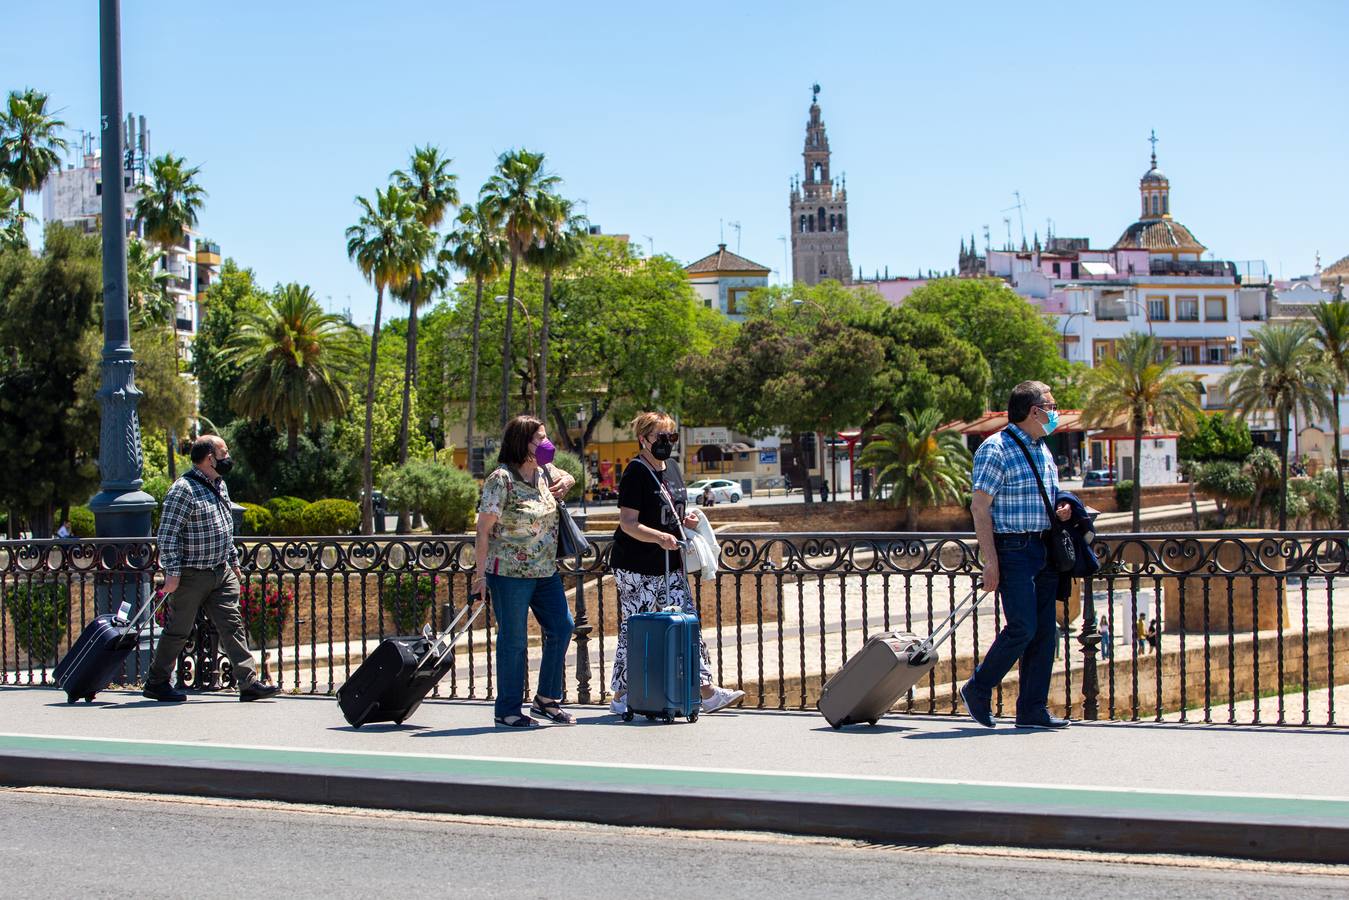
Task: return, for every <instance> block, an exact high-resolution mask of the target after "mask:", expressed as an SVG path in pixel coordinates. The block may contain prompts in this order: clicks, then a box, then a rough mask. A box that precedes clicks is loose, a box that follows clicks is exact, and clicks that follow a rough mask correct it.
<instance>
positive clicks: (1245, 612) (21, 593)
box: [0, 532, 1349, 726]
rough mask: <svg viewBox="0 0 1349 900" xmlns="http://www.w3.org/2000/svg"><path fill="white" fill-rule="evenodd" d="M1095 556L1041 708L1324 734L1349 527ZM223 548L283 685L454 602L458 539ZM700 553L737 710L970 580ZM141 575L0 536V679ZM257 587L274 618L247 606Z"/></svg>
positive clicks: (948, 695)
mask: <svg viewBox="0 0 1349 900" xmlns="http://www.w3.org/2000/svg"><path fill="white" fill-rule="evenodd" d="M1095 546H1096V550H1097V553H1098V555H1099V556H1100V557H1101V559H1102V562H1103V567H1102V570H1101V572H1100V573H1099V574H1097V575H1096V576H1094V577H1092V578H1090V579H1086V580H1083V581H1079V582H1078V583H1077V584H1076V585H1075V587H1074V590H1073V595H1072V596H1071V597H1070V598H1069V599H1068V600H1067V601H1065V602H1063V603H1061V604H1060V607H1059V617H1060V622H1059V624H1060V626H1061V628H1060V634H1059V640H1058V646H1059V650H1058V655H1059V658H1058V660H1057V661H1056V663H1055V674H1054V684H1053V687H1052V690H1051V702H1052V703H1053V705H1054V707H1055V709H1057V710H1058V711H1060V712H1063V711H1067V712H1069V713H1070V714H1072V715H1074V716H1082V717H1085V718H1088V719H1097V718H1099V719H1124V720H1133V721H1137V720H1156V721H1162V720H1175V721H1179V722H1223V723H1231V724H1270V723H1274V724H1281V725H1283V724H1297V725H1320V726H1333V725H1337V724H1339V723H1338V722H1337V720H1336V718H1337V717H1336V709H1335V691H1334V690H1333V688H1334V686H1336V685H1337V684H1340V683H1341V682H1346V681H1349V675H1347V673H1346V671H1345V667H1344V666H1340V667H1338V668H1337V666H1336V651H1337V647H1341V646H1344V644H1345V642H1346V641H1349V616H1347V615H1346V613H1349V610H1345V609H1341V608H1339V607H1341V606H1342V605H1343V604H1344V602H1345V601H1344V599H1343V598H1344V596H1345V594H1346V590H1345V586H1344V585H1343V584H1342V582H1343V580H1344V579H1346V578H1349V533H1344V532H1324V533H1321V532H1318V533H1309V532H1302V533H1291V534H1282V535H1280V534H1274V533H1269V532H1212V533H1207V532H1206V533H1192V534H1190V533H1187V534H1140V535H1102V536H1099V538H1098V540H1097V542H1096V545H1095ZM240 549H241V553H242V558H243V560H244V569H245V581H246V583H247V585H248V588H249V590H250V591H251V592H252V597H253V599H254V602H253V603H251V604H250V605H249V607H248V609H247V610H246V619H247V620H248V621H247V626H248V630H249V631H250V634H251V635H252V640H253V643H254V645H255V651H254V652H255V655H257V656H259V657H261V663H262V665H263V667H264V668H265V671H266V673H267V675H268V676H269V677H270V678H272V679H273V680H275V681H276V682H278V683H279V684H281V685H282V687H283V688H285V689H287V690H290V691H296V692H304V693H319V694H322V693H331V692H332V691H333V690H335V689H336V687H338V686H339V685H341V684H342V682H343V681H344V680H345V679H346V678H347V676H349V675H350V673H351V671H352V670H353V669H354V668H355V667H356V666H357V665H359V664H360V662H361V660H362V659H363V658H364V657H365V655H366V654H367V653H368V652H370V651H371V650H372V649H373V648H374V646H375V645H376V644H377V643H378V641H379V640H381V639H382V638H383V637H385V636H387V635H389V634H391V633H395V632H406V631H409V630H414V629H415V628H418V627H420V625H421V624H423V623H426V624H429V625H431V627H432V628H438V627H439V626H441V625H442V624H443V623H444V622H446V621H448V620H449V617H450V616H452V615H453V614H454V613H455V612H456V611H457V610H459V609H460V608H462V606H463V605H464V604H465V603H466V602H468V589H469V585H468V572H469V570H470V569H471V566H472V559H473V547H472V539H471V538H470V537H468V536H438V537H420V536H418V537H376V538H350V537H332V538H326V537H314V538H308V537H304V538H293V539H281V538H277V539H261V540H248V541H245V542H243V543H241V544H240ZM721 551H722V553H721V566H720V569H719V571H718V573H717V576H716V577H715V578H713V579H707V580H704V579H702V578H699V577H696V576H693V577H692V579H691V584H692V588H693V591H694V595H695V597H696V601H697V605H698V609H699V614H700V617H701V618H702V624H703V631H704V639H705V641H706V643H707V645H708V648H709V652H710V655H711V658H712V666H713V671H714V673H715V675H716V677H717V678H718V680H719V681H720V682H721V683H723V684H729V685H734V686H736V687H739V688H741V689H743V690H745V691H746V698H745V701H744V703H745V705H747V706H750V707H759V708H773V709H803V708H811V707H813V705H814V702H815V699H816V698H817V697H818V694H819V691H820V688H821V686H822V685H823V683H824V682H825V680H827V678H828V677H829V676H830V675H832V674H833V673H834V672H836V671H837V670H838V668H839V667H840V666H841V665H842V664H843V662H844V661H845V660H846V659H847V658H848V657H849V655H850V654H852V653H855V652H856V651H857V649H858V648H859V647H860V646H861V645H862V643H863V642H864V641H865V640H866V639H867V638H868V637H869V636H871V635H873V634H875V633H877V632H882V631H889V630H902V631H912V632H914V633H917V634H919V635H922V634H926V633H927V632H928V631H929V630H930V629H931V628H932V627H933V626H934V625H935V624H937V623H939V622H940V621H941V620H942V618H944V616H945V615H946V614H947V613H948V612H949V611H950V610H951V609H952V607H953V605H954V604H956V603H958V602H959V601H960V600H962V599H963V598H964V597H965V596H967V595H968V594H969V593H970V591H971V590H972V589H973V587H974V585H975V584H976V581H977V578H978V575H979V573H980V570H981V567H980V562H979V555H978V551H977V546H976V544H975V542H974V540H973V537H972V536H971V535H968V534H903V533H877V534H858V533H837V534H737V535H731V536H727V537H723V539H722V541H721ZM608 553H609V540H608V538H607V537H598V538H596V539H594V540H593V549H592V550H591V552H590V554H589V555H587V556H586V557H585V558H584V559H581V560H580V561H574V560H568V561H566V562H565V563H564V564H563V567H562V568H563V575H564V581H565V584H566V587H567V590H568V593H569V597H570V599H571V602H572V604H573V609H574V610H575V618H576V631H575V644H574V647H573V648H572V651H571V654H570V657H569V660H568V682H567V692H568V696H569V698H571V699H572V700H573V701H575V702H580V703H595V702H605V701H607V699H608V697H609V681H608V680H609V675H610V672H611V670H610V666H609V662H610V660H611V659H612V656H613V650H614V643H615V640H616V634H617V631H618V624H619V623H618V606H617V593H616V590H615V587H614V584H613V582H612V579H611V578H609V577H608V574H607V558H608ZM157 580H159V573H158V570H157V563H156V559H155V546H154V541H152V540H146V541H142V542H138V543H127V542H125V541H120V542H119V541H107V540H92V541H66V542H62V541H28V542H0V684H41V683H45V682H47V681H49V679H50V671H51V668H52V666H53V665H54V663H55V661H56V660H57V659H59V657H60V656H61V655H62V654H63V653H64V652H65V651H66V650H67V649H68V647H69V645H70V643H71V641H72V640H73V639H74V637H75V636H77V635H78V634H79V631H80V629H81V628H82V627H83V626H84V624H85V623H87V622H88V621H89V620H90V619H91V618H92V617H93V616H94V615H96V614H98V613H101V612H106V611H109V610H110V609H115V608H117V607H118V606H119V605H120V604H121V603H122V602H124V601H125V602H128V603H131V604H132V605H135V604H137V603H140V602H144V600H145V598H147V597H148V596H149V594H150V591H151V589H152V586H153V584H154V583H155V582H156V581H157ZM1337 588H1338V590H1337ZM268 595H271V599H272V600H273V601H277V602H279V606H280V609H281V610H282V614H281V616H280V618H279V619H270V618H265V615H266V614H265V612H263V613H260V612H258V610H266V609H268V608H269V607H267V606H266V605H265V603H264V602H263V601H264V600H266V599H267V597H268ZM270 608H273V609H274V608H276V605H275V604H274V605H273V606H272V607H270ZM1337 613H1338V615H1337ZM1140 615H1141V616H1142V622H1141V623H1140V621H1139V617H1140ZM1337 619H1338V622H1339V623H1340V624H1338V625H1337V624H1336V623H1337ZM1154 620H1156V625H1155V627H1154V626H1153V621H1154ZM161 625H162V623H152V624H151V625H150V626H149V628H148V629H147V630H146V632H145V635H144V637H143V641H142V644H143V647H142V651H141V652H140V653H138V654H135V655H133V656H132V657H131V659H130V660H129V661H128V664H127V671H126V673H125V676H126V680H127V681H128V682H135V681H136V680H138V679H139V678H140V677H141V676H142V674H143V672H144V671H145V666H146V665H147V664H148V659H149V655H148V654H149V649H150V647H151V646H153V643H154V640H155V639H156V636H157V633H158V629H159V628H160V627H161ZM1000 628H1001V611H1000V609H999V608H998V607H997V604H995V603H992V602H991V601H987V602H985V603H984V604H983V605H981V606H980V608H979V611H978V613H977V614H976V615H974V616H972V617H971V618H970V619H968V620H967V621H966V622H965V624H964V625H963V626H962V627H961V628H959V629H958V630H957V631H956V632H955V633H954V634H953V635H951V636H950V637H949V638H947V639H946V640H945V641H944V642H943V643H942V645H941V646H940V647H939V648H938V649H939V652H940V654H941V661H940V663H939V664H938V666H937V667H936V668H935V669H934V670H933V672H931V673H930V674H929V675H928V677H927V678H926V679H925V680H924V681H923V682H922V683H920V684H919V685H918V686H917V687H915V689H914V690H912V691H910V692H909V694H908V695H907V696H905V697H904V698H903V699H902V700H901V701H900V703H899V705H898V706H897V709H898V710H900V711H904V712H915V713H930V714H955V713H958V712H959V711H960V707H959V700H958V696H957V693H956V692H957V689H958V687H959V685H960V683H962V682H963V681H964V680H965V679H966V678H968V677H969V674H970V672H971V671H972V670H973V667H974V666H975V665H977V664H978V661H979V660H980V659H981V658H982V656H983V654H985V653H986V652H987V650H988V647H989V645H990V644H991V643H992V640H993V638H994V636H995V635H996V634H997V631H998V630H999V629H1000ZM493 634H494V627H493V624H492V618H491V611H490V610H488V613H487V615H485V616H483V617H481V618H480V619H479V621H478V624H477V625H476V626H475V627H474V629H473V630H472V631H471V632H470V633H469V634H468V635H467V638H466V640H465V641H464V642H463V643H462V644H461V645H460V647H459V648H458V650H457V652H456V663H455V666H454V669H453V670H452V671H451V672H450V674H449V675H448V676H447V677H446V679H445V680H444V682H442V684H441V686H440V688H439V695H440V696H448V697H465V698H487V697H490V696H492V692H493V687H494V682H493V667H494V664H495V660H494V658H493V653H492V650H493V648H492V638H493ZM534 643H535V644H536V643H537V642H534ZM537 649H538V648H537V646H533V647H532V652H534V653H537ZM533 662H537V659H536V658H535V659H534V660H533ZM179 673H180V678H181V680H182V682H183V683H184V684H185V685H187V686H188V687H190V688H196V689H202V690H210V689H214V688H218V687H221V686H226V685H228V684H230V683H231V673H230V671H229V666H228V662H226V661H224V660H222V659H221V658H220V655H219V653H218V651H217V650H216V646H215V637H214V634H213V631H212V628H211V626H210V623H209V622H208V621H207V620H206V619H205V617H202V619H201V620H200V621H199V622H198V630H197V633H196V634H194V638H193V640H192V641H191V642H190V643H189V645H188V648H187V650H185V651H184V653H183V655H182V657H180V663H179ZM1014 682H1015V673H1013V675H1012V676H1010V678H1009V681H1008V682H1006V683H1005V686H1004V688H1003V689H1002V690H1000V691H999V693H998V695H997V697H996V704H997V707H998V709H999V710H1001V708H1002V706H1003V700H1004V694H1006V695H1007V697H1008V699H1009V700H1010V697H1011V696H1012V695H1013V694H1014V692H1015V684H1014ZM1009 708H1010V706H1009Z"/></svg>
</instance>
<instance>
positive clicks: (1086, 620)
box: [1077, 575, 1101, 720]
mask: <svg viewBox="0 0 1349 900" xmlns="http://www.w3.org/2000/svg"><path fill="white" fill-rule="evenodd" d="M1091 582H1092V578H1091V576H1090V575H1088V576H1087V577H1086V578H1084V579H1082V632H1081V634H1079V635H1078V636H1077V640H1078V643H1080V644H1081V645H1082V718H1083V719H1087V720H1094V719H1096V718H1098V717H1099V715H1100V709H1099V707H1098V705H1097V704H1098V701H1099V699H1100V693H1101V684H1100V678H1099V676H1098V674H1097V672H1096V650H1097V648H1098V647H1099V646H1100V644H1101V633H1100V631H1098V630H1097V628H1096V603H1095V599H1094V598H1093V596H1092V590H1091Z"/></svg>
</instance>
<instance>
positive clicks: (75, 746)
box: [0, 688, 1349, 862]
mask: <svg viewBox="0 0 1349 900" xmlns="http://www.w3.org/2000/svg"><path fill="white" fill-rule="evenodd" d="M577 712H578V718H579V719H580V724H579V725H578V726H577V727H574V728H559V727H549V728H538V729H530V730H528V731H516V730H510V729H499V728H495V727H493V725H492V721H491V708H490V706H489V705H487V704H483V703H477V702H462V701H457V702H447V701H431V702H428V703H427V704H425V705H424V706H423V707H422V709H421V710H420V711H419V712H418V714H417V715H416V716H415V717H414V721H412V722H410V723H408V724H407V725H405V726H403V727H391V726H367V727H366V728H363V729H361V730H359V731H356V730H354V729H352V728H350V727H349V726H347V724H346V722H345V721H344V720H343V719H342V717H341V715H340V713H339V712H338V709H337V705H336V703H335V702H334V701H333V700H332V699H331V698H327V697H309V696H283V697H281V698H279V699H278V700H276V701H274V702H268V703H255V704H248V705H244V704H241V703H239V702H237V700H235V698H234V697H233V696H232V695H226V694H215V695H195V696H193V697H192V698H191V700H190V701H189V702H188V703H186V704H183V705H179V706H167V705H160V704H155V703H152V702H150V701H145V700H142V698H140V697H139V696H138V695H135V694H128V693H119V692H115V691H113V692H107V693H104V694H101V695H100V696H99V700H98V702H96V703H94V704H92V705H85V704H79V705H77V706H67V705H66V704H65V702H64V697H63V695H62V694H60V693H59V692H58V691H55V690H53V689H50V688H0V723H3V724H0V729H2V730H3V732H4V733H3V734H0V782H3V783H7V784H15V785H19V784H49V785H57V786H70V787H84V788H89V787H97V788H107V789H113V790H129V791H140V792H162V793H182V794H195V795H207V796H228V797H252V798H265V799H273V800H282V801H290V802H305V803H330V804H338V805H354V806H364V807H374V808H388V809H407V810H420V811H438V812H458V813H476V814H483V815H505V816H523V817H533V818H547V819H570V820H583V821H598V822H608V823H612V824H633V825H656V826H666V827H669V826H675V827H689V828H729V829H752V830H764V831H785V832H793V833H802V834H822V835H834V836H844V837H857V838H866V839H869V840H878V841H891V842H904V843H929V842H935V843H945V842H960V843H993V844H1012V845H1019V846H1041V847H1077V848H1088V849H1100V850H1114V851H1124V852H1169V853H1177V852H1180V853H1204V854H1216V855H1226V856H1238V857H1251V858H1262V859H1281V860H1299V861H1315V862H1343V861H1344V860H1346V859H1349V769H1347V768H1346V767H1345V766H1344V765H1343V758H1344V747H1345V740H1346V736H1345V733H1344V732H1343V731H1332V730H1319V729H1306V728H1299V729H1292V728H1244V729H1234V728H1230V727H1225V726H1171V725H1153V724H1150V725H1124V724H1084V723H1079V724H1076V725H1074V726H1073V727H1072V728H1071V729H1069V730H1068V731H1067V732H1065V733H1048V732H1031V731H1020V730H1017V729H1015V728H1012V727H1011V726H1009V725H1003V726H1002V727H999V728H997V729H995V730H992V731H988V730H985V729H982V728H978V727H976V726H974V725H973V724H972V723H970V722H969V721H968V720H965V719H956V718H944V717H918V716H900V715H892V716H888V717H886V718H885V720H884V721H883V722H882V724H881V725H880V726H879V727H876V728H849V729H844V730H842V731H834V730H833V729H831V728H830V727H829V726H828V725H827V724H826V723H825V722H824V720H823V719H821V718H820V717H819V716H817V715H814V714H811V713H779V712H745V711H728V712H721V713H717V714H715V715H710V716H706V717H703V718H700V719H699V721H698V722H697V723H694V724H688V723H679V724H676V725H670V726H665V725H653V724H648V723H645V722H642V721H638V722H635V723H632V724H627V725H625V724H622V723H620V722H619V721H618V720H617V718H616V717H614V716H610V715H608V714H607V710H603V709H600V708H578V709H577ZM133 736H134V737H133ZM1163 761H1164V763H1163ZM1159 763H1163V764H1159Z"/></svg>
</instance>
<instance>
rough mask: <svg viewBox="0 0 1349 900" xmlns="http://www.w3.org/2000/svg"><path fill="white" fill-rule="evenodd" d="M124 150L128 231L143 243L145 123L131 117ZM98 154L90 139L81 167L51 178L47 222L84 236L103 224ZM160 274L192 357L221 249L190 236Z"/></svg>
mask: <svg viewBox="0 0 1349 900" xmlns="http://www.w3.org/2000/svg"><path fill="white" fill-rule="evenodd" d="M122 137H123V144H124V146H126V147H127V148H130V150H129V152H128V154H127V160H126V165H125V166H124V167H123V170H124V175H123V181H122V184H123V188H124V190H125V193H124V195H123V196H124V201H123V206H124V209H125V219H124V223H123V225H124V227H125V228H126V232H127V234H128V235H133V234H134V235H136V236H137V237H142V235H141V234H140V230H139V229H137V228H136V223H135V209H136V201H137V200H139V199H140V196H141V188H142V186H143V185H144V184H145V183H146V181H147V178H148V175H147V169H148V166H149V159H150V133H149V131H147V130H146V128H145V118H144V117H141V118H140V119H139V120H137V119H136V118H135V117H134V116H127V121H126V122H125V123H124V124H123V135H122ZM101 166H102V156H101V153H100V150H99V149H98V148H97V147H95V146H94V143H93V140H92V138H89V137H86V139H85V141H84V143H83V145H82V146H81V148H80V153H79V164H78V165H76V164H75V163H69V164H67V166H66V168H64V169H61V170H60V171H57V172H53V173H52V175H51V177H50V178H49V179H48V180H47V184H46V186H45V187H44V188H43V192H42V215H43V220H44V221H45V222H48V223H50V222H60V223H62V224H63V225H65V226H66V227H68V228H78V229H81V230H82V231H84V232H85V233H86V234H92V233H94V232H96V231H98V230H99V227H100V225H101V223H102V220H103V172H102V168H101ZM159 271H167V272H168V273H169V283H168V289H169V294H170V296H172V297H173V300H174V319H175V326H176V329H177V335H178V342H179V344H180V346H181V347H182V349H183V358H184V359H189V358H190V357H191V350H192V346H191V345H192V339H193V338H194V337H195V336H196V333H197V329H198V328H199V327H200V324H201V320H202V319H203V318H204V316H205V302H206V289H207V288H208V287H209V286H210V285H211V284H212V283H214V282H215V281H216V280H217V279H218V278H219V277H220V247H219V246H218V245H216V244H215V243H213V242H211V241H208V240H205V239H203V238H200V237H198V236H197V235H196V234H194V233H192V232H189V233H188V235H187V236H186V237H185V238H184V239H183V241H182V243H180V244H175V245H174V246H172V247H170V248H168V252H167V253H165V254H164V255H163V256H161V258H160V262H159Z"/></svg>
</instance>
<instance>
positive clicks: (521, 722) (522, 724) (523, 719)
mask: <svg viewBox="0 0 1349 900" xmlns="http://www.w3.org/2000/svg"><path fill="white" fill-rule="evenodd" d="M496 723H497V724H498V725H505V726H506V727H507V728H534V727H536V726H537V725H538V724H539V723H538V722H536V721H534V720H533V719H531V718H530V717H529V716H522V715H518V714H516V715H510V716H497V717H496Z"/></svg>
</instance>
